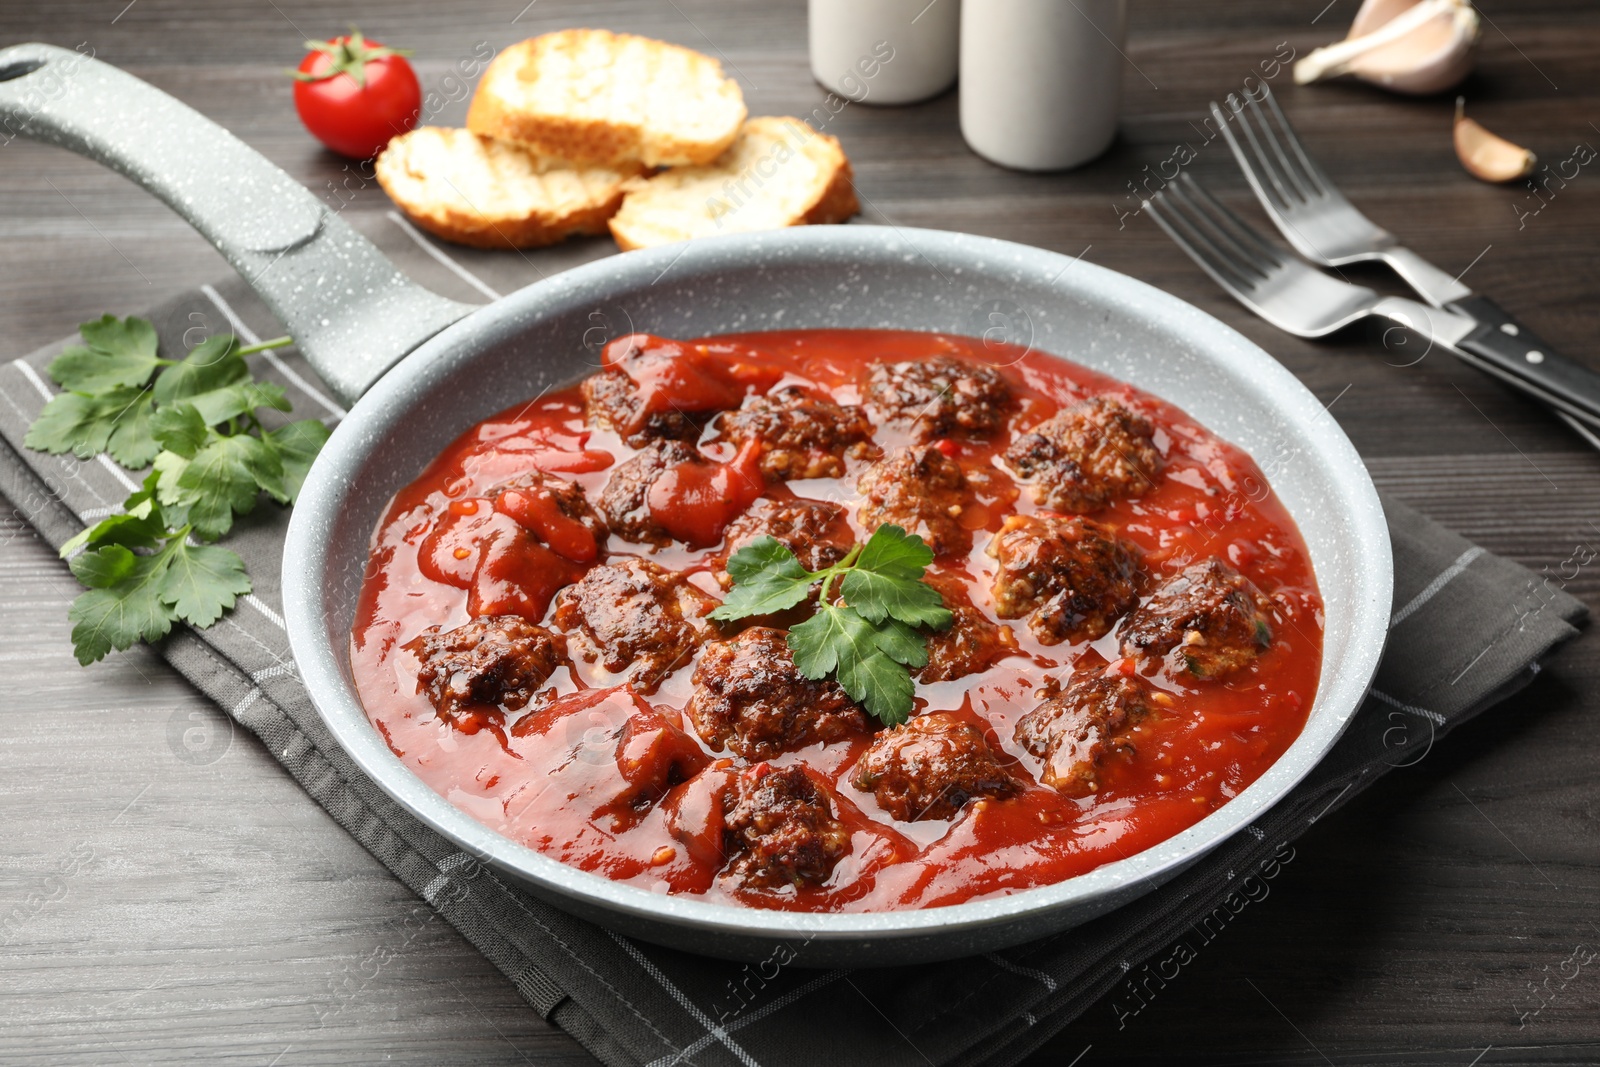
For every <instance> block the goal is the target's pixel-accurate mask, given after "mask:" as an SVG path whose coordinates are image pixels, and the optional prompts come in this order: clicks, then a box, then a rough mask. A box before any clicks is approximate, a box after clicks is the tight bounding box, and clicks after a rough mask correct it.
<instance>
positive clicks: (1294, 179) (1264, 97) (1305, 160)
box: [1211, 84, 1338, 209]
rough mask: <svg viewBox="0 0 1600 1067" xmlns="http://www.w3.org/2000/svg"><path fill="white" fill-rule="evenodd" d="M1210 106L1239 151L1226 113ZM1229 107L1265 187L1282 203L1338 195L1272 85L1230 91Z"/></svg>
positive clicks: (1285, 204) (1290, 206)
mask: <svg viewBox="0 0 1600 1067" xmlns="http://www.w3.org/2000/svg"><path fill="white" fill-rule="evenodd" d="M1263 104H1265V106H1264V107H1263V106H1262V105H1263ZM1211 109H1212V113H1213V117H1214V118H1216V120H1217V123H1218V125H1219V126H1220V127H1221V129H1222V133H1223V136H1225V137H1227V139H1228V140H1229V141H1230V142H1233V147H1234V150H1235V152H1239V145H1238V143H1237V142H1236V141H1234V137H1233V131H1232V129H1230V126H1231V125H1232V124H1231V123H1229V122H1228V120H1227V116H1225V115H1223V114H1222V109H1221V108H1220V107H1218V106H1217V105H1216V104H1214V103H1213V104H1212V105H1211ZM1228 110H1229V111H1231V112H1232V113H1233V115H1234V117H1235V118H1236V119H1237V120H1238V125H1239V129H1241V130H1243V131H1244V135H1245V138H1246V139H1247V140H1248V141H1249V142H1250V151H1251V154H1252V155H1253V156H1254V158H1255V163H1256V166H1257V167H1258V168H1259V171H1258V173H1260V174H1262V175H1265V176H1266V178H1267V184H1269V185H1270V190H1269V189H1267V188H1265V187H1263V189H1262V191H1263V192H1269V191H1270V192H1271V193H1272V194H1275V196H1274V199H1275V200H1276V202H1277V204H1278V206H1279V207H1282V208H1286V209H1288V208H1293V207H1294V206H1295V205H1296V203H1297V202H1298V203H1309V202H1311V201H1313V200H1319V199H1324V198H1326V197H1329V196H1334V195H1338V194H1337V193H1336V192H1335V191H1334V186H1333V182H1331V181H1330V180H1329V179H1328V176H1327V175H1326V174H1324V173H1323V172H1322V168H1321V167H1319V166H1317V164H1316V162H1315V161H1314V160H1312V158H1311V157H1310V156H1309V155H1307V154H1306V150H1305V148H1304V147H1303V146H1302V145H1301V144H1300V138H1299V137H1298V136H1296V135H1295V132H1294V127H1293V126H1291V125H1289V118H1288V116H1287V115H1285V114H1284V113H1283V109H1282V108H1281V107H1279V106H1278V99H1277V97H1275V96H1273V95H1272V90H1271V88H1269V87H1268V86H1266V85H1265V84H1263V85H1262V86H1261V92H1260V93H1259V94H1253V93H1250V92H1249V91H1246V92H1245V94H1244V99H1243V100H1241V99H1240V98H1239V96H1238V95H1237V94H1234V93H1229V94H1228ZM1263 146H1265V147H1263Z"/></svg>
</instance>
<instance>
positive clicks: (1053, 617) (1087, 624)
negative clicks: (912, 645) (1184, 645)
mask: <svg viewBox="0 0 1600 1067" xmlns="http://www.w3.org/2000/svg"><path fill="white" fill-rule="evenodd" d="M989 555H991V556H993V557H994V558H995V559H996V560H997V561H999V564H1000V567H999V570H998V571H997V572H996V574H995V578H994V610H995V614H996V615H998V616H1000V618H1002V619H1020V618H1022V617H1023V616H1027V620H1028V629H1029V630H1031V631H1032V632H1033V635H1034V637H1036V638H1038V639H1039V641H1040V642H1041V643H1042V644H1046V645H1058V644H1060V643H1061V642H1063V641H1093V640H1095V639H1097V638H1100V637H1104V636H1105V635H1106V633H1107V632H1109V631H1110V629H1111V627H1112V625H1113V624H1114V623H1115V622H1116V621H1117V619H1118V617H1119V616H1121V615H1122V614H1123V613H1124V612H1126V611H1127V610H1128V609H1129V608H1131V607H1133V606H1134V604H1136V603H1138V601H1139V586H1140V578H1141V573H1140V566H1141V558H1140V555H1139V550H1138V549H1137V548H1135V547H1134V546H1133V545H1131V544H1129V543H1128V542H1126V541H1124V540H1122V539H1121V538H1120V537H1118V536H1117V534H1116V531H1115V530H1113V529H1112V528H1111V527H1109V526H1104V525H1102V524H1100V523H1097V522H1092V521H1090V520H1088V519H1080V518H1076V517H1074V518H1061V517H1058V516H1050V515H1040V516H1030V515H1012V516H1009V517H1007V519H1006V521H1005V524H1004V525H1003V526H1001V527H1000V532H999V533H997V534H995V535H994V540H992V541H990V542H989Z"/></svg>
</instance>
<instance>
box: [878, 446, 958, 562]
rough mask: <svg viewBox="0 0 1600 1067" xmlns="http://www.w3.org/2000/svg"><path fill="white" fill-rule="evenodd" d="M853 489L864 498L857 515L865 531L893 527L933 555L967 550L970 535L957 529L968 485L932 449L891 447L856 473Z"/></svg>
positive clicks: (945, 458)
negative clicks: (915, 537) (922, 543)
mask: <svg viewBox="0 0 1600 1067" xmlns="http://www.w3.org/2000/svg"><path fill="white" fill-rule="evenodd" d="M856 488H857V489H859V490H861V493H862V495H863V496H864V497H865V498H866V500H865V501H864V502H863V503H862V505H861V511H860V514H859V516H858V517H859V518H860V520H861V525H863V526H865V527H866V528H867V529H869V530H876V529H877V528H878V527H879V526H882V525H884V524H885V523H893V524H894V525H896V526H899V527H900V528H902V529H903V530H905V531H906V532H907V533H914V534H917V535H919V536H920V537H921V538H922V539H923V540H924V541H926V542H927V543H928V547H929V548H931V549H933V554H934V555H936V556H945V555H951V554H960V553H965V552H967V551H968V550H969V549H971V548H972V531H970V530H968V529H967V528H966V527H965V526H963V525H961V516H962V514H963V513H964V512H965V511H966V510H967V509H968V508H970V507H971V506H972V503H973V494H972V486H970V485H969V484H968V483H967V476H966V473H965V472H964V471H962V469H961V465H960V464H959V463H957V462H956V461H955V460H953V459H951V458H950V457H949V456H947V455H945V454H944V453H943V452H941V451H939V450H938V449H937V448H932V447H922V446H914V447H907V448H897V449H895V451H894V452H892V453H891V454H889V455H887V456H885V457H884V458H883V459H880V460H878V462H876V463H874V464H873V465H872V466H870V467H868V468H867V469H866V470H864V471H862V472H861V478H860V480H859V481H858V482H857V483H856Z"/></svg>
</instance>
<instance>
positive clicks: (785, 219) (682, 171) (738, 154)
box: [611, 118, 861, 249]
mask: <svg viewBox="0 0 1600 1067" xmlns="http://www.w3.org/2000/svg"><path fill="white" fill-rule="evenodd" d="M860 210H861V205H860V202H859V201H858V200H857V199H856V192H855V186H854V184H853V174H852V172H851V169H850V161H849V160H848V159H846V158H845V154H844V151H843V149H841V148H840V147H839V142H838V140H837V139H836V138H833V137H829V136H827V135H825V134H820V133H817V132H816V131H815V130H813V129H811V127H809V126H807V125H806V124H805V123H803V122H801V121H800V120H799V119H795V118H754V119H750V120H749V121H748V122H746V123H745V124H744V127H743V129H742V130H741V131H740V134H739V138H738V140H736V141H735V142H734V143H733V146H732V147H731V148H729V149H728V151H727V152H726V153H724V154H723V155H722V156H721V157H720V158H719V159H717V160H716V161H715V162H714V163H711V164H708V165H705V166H699V167H674V168H672V169H670V170H666V171H663V172H661V173H659V174H656V175H653V176H651V177H648V178H639V179H636V180H634V181H633V182H630V183H629V190H628V194H627V197H626V198H625V199H624V200H623V202H622V209H621V210H620V211H618V212H617V214H616V215H615V216H614V217H613V218H612V219H611V235H612V236H613V237H615V238H616V239H617V244H619V245H621V246H622V247H623V248H624V249H630V248H647V247H650V246H652V245H660V244H668V243H670V242H673V241H686V240H688V239H690V238H692V237H709V236H713V235H715V234H722V233H740V232H744V231H749V230H775V229H780V228H782V227H785V226H806V225H814V224H819V223H832V222H843V221H844V220H846V219H848V218H849V217H850V216H852V215H854V214H855V213H856V212H858V211H860Z"/></svg>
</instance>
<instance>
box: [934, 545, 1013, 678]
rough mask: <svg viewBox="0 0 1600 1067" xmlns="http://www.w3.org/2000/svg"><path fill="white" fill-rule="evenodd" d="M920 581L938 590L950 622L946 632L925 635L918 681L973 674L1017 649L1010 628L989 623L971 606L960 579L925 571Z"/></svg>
mask: <svg viewBox="0 0 1600 1067" xmlns="http://www.w3.org/2000/svg"><path fill="white" fill-rule="evenodd" d="M923 581H925V582H927V583H928V584H929V585H931V586H933V587H934V588H935V589H937V590H939V595H940V596H941V597H943V598H944V606H945V607H946V608H948V609H950V615H951V619H950V628H949V629H947V630H936V631H933V632H930V633H929V634H928V641H927V645H928V665H927V666H926V667H924V668H922V672H921V674H920V676H919V677H920V679H921V680H922V681H924V682H948V681H950V680H951V679H953V678H962V677H965V676H966V675H969V674H977V673H979V672H980V671H986V670H988V669H989V667H990V666H992V665H993V664H994V663H995V661H997V660H1001V659H1004V658H1005V657H1006V656H1009V655H1011V654H1012V653H1013V652H1015V651H1016V650H1017V639H1016V637H1015V636H1014V635H1013V634H1012V633H1011V627H1009V626H1000V625H997V624H996V623H994V622H991V621H990V619H989V617H988V616H987V615H985V614H984V613H983V612H981V611H979V610H978V609H977V608H976V607H974V606H973V603H972V598H971V597H970V596H968V595H967V586H966V583H965V582H963V581H962V580H961V579H960V578H958V577H957V576H955V575H953V574H950V573H947V572H945V571H929V572H928V573H927V575H925V576H924V578H923Z"/></svg>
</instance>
